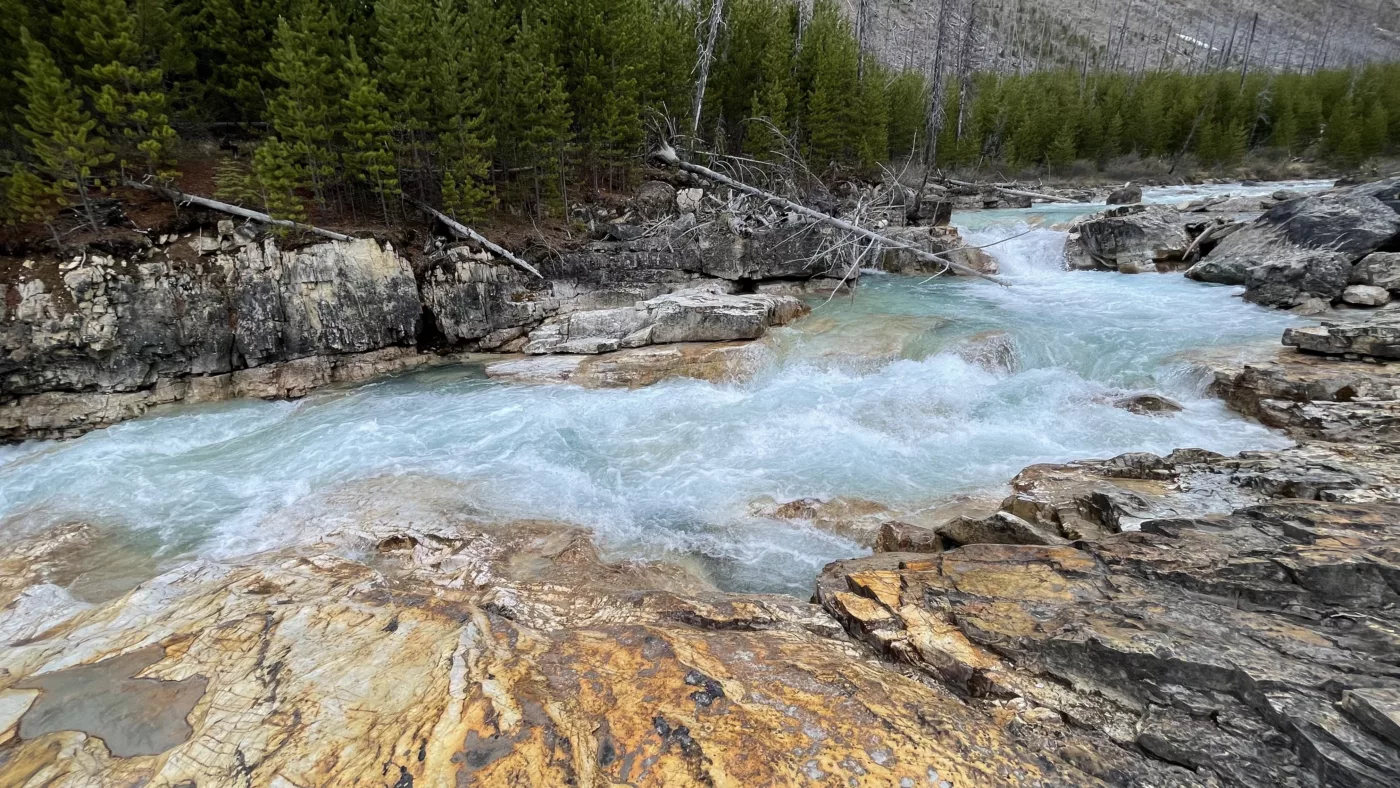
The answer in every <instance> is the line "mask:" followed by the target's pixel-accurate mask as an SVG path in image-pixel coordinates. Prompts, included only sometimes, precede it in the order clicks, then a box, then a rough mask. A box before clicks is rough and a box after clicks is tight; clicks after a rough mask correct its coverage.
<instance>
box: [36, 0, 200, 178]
mask: <svg viewBox="0 0 1400 788" xmlns="http://www.w3.org/2000/svg"><path fill="white" fill-rule="evenodd" d="M62 25H63V28H64V29H65V30H66V35H67V36H68V37H69V38H70V39H71V40H74V41H76V42H77V44H78V47H79V48H78V50H77V51H76V53H75V55H76V60H77V62H78V64H79V69H78V73H79V75H80V76H81V77H82V78H83V82H84V84H85V85H86V87H87V90H88V92H89V94H90V95H91V96H92V101H93V107H94V108H95V109H96V110H97V117H98V119H99V124H100V125H99V130H100V131H101V132H102V134H103V135H104V136H105V137H106V138H107V139H108V140H109V141H110V142H111V143H112V145H113V147H114V148H115V151H116V153H117V155H118V161H119V163H120V164H121V166H122V167H123V169H125V168H126V167H129V166H130V167H136V166H139V167H140V168H142V169H144V170H145V172H146V174H148V175H154V174H156V172H157V171H158V170H159V169H161V168H163V167H165V166H166V165H168V164H170V163H172V160H173V153H172V146H173V145H174V142H175V130H174V129H173V128H171V126H170V118H169V115H168V111H167V107H166V104H167V102H166V96H165V90H164V86H163V84H162V83H163V79H164V77H163V76H162V74H161V71H160V69H159V68H151V67H147V66H146V65H145V63H146V61H147V57H146V53H145V52H143V50H142V48H141V43H140V41H139V40H138V38H137V30H136V19H135V17H134V16H133V15H132V13H131V11H130V9H128V8H127V5H126V2H125V0H65V3H64V11H63V18H62Z"/></svg>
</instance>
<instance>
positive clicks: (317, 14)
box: [268, 0, 345, 205]
mask: <svg viewBox="0 0 1400 788" xmlns="http://www.w3.org/2000/svg"><path fill="white" fill-rule="evenodd" d="M339 27H340V26H339V22H338V20H337V19H336V18H335V15H334V14H333V13H330V12H328V11H327V10H326V8H325V7H324V6H323V5H322V4H321V2H320V0H304V1H303V3H302V8H301V11H300V13H299V14H298V15H297V18H296V21H295V23H288V22H287V20H286V19H280V20H278V24H277V35H276V39H275V46H274V47H273V50H272V53H271V62H270V63H269V64H268V71H269V72H270V73H271V74H272V75H273V76H275V77H277V79H278V80H279V81H280V82H281V85H280V86H279V87H278V89H277V92H276V93H275V94H273V97H272V101H271V102H270V103H269V105H268V118H269V120H270V121H271V123H272V128H273V130H275V131H276V132H277V136H278V138H279V139H280V140H281V144H282V145H284V146H286V148H287V150H288V151H289V152H290V155H291V157H292V158H291V161H292V163H294V165H295V167H296V171H297V173H298V175H297V177H296V179H295V180H296V183H297V185H298V186H302V185H305V186H310V187H311V190H312V194H313V195H314V196H315V199H316V203H317V204H318V205H325V204H326V199H327V188H328V185H329V182H330V179H331V177H332V176H333V175H334V173H335V167H334V156H333V155H332V152H331V145H332V143H333V141H334V137H335V128H336V125H337V123H338V122H339V120H340V119H339V118H338V117H337V114H336V113H337V110H338V109H339V108H340V105H341V100H340V97H341V96H343V95H345V92H344V87H343V85H342V80H341V76H340V74H341V68H342V66H343V57H341V56H340V52H339V46H338V42H339V40H340V39H339V38H338V37H337V36H338V33H339ZM283 177H290V172H284V173H283Z"/></svg>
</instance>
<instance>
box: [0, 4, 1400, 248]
mask: <svg viewBox="0 0 1400 788" xmlns="http://www.w3.org/2000/svg"><path fill="white" fill-rule="evenodd" d="M710 2H714V0H705V1H703V2H700V3H699V4H695V3H687V2H680V0H0V60H3V62H0V206H3V213H4V218H5V219H6V221H8V222H9V223H12V224H13V223H29V222H44V221H48V220H49V219H51V218H52V217H53V216H54V215H55V214H56V213H57V212H58V211H60V210H62V209H71V210H73V211H74V212H76V214H77V215H79V216H85V218H86V219H87V220H88V221H89V222H91V223H92V224H93V225H94V226H95V225H96V223H97V218H96V217H95V216H94V215H93V211H94V209H93V202H94V199H95V198H96V196H97V195H99V194H102V193H103V192H104V191H106V190H110V189H112V188H113V187H114V186H119V185H120V184H121V183H122V182H123V181H126V180H153V181H157V182H160V181H166V182H177V181H178V179H179V177H180V175H181V173H182V172H183V171H184V170H185V169H186V168H187V167H188V166H189V164H190V162H192V161H195V160H198V161H203V162H205V163H206V164H208V163H209V162H210V161H211V160H212V161H213V162H214V163H213V164H212V165H210V166H212V167H213V170H214V174H213V186H214V190H215V191H216V193H217V196H218V197H219V199H223V200H228V201H231V202H237V203H239V204H242V205H244V206H247V207H250V208H254V209H257V210H265V211H267V212H268V213H271V214H273V215H274V216H278V217H285V218H293V219H299V218H305V217H308V216H311V215H316V214H320V213H327V212H342V213H343V212H346V211H348V210H353V211H354V212H355V213H356V215H360V216H369V217H382V218H383V220H384V221H385V222H393V221H395V219H396V217H398V216H400V215H401V212H402V200H403V198H405V197H407V198H412V199H415V200H419V201H422V202H425V203H430V204H432V205H435V206H437V207H440V208H441V209H442V210H444V211H446V212H448V213H450V214H452V215H454V216H457V217H461V218H462V219H464V220H465V219H470V218H476V217H480V216H481V215H482V214H484V213H486V212H489V211H492V210H507V211H510V212H512V213H515V214H519V215H528V216H534V217H541V216H550V215H556V216H557V215H560V214H561V213H562V211H563V208H564V206H565V205H567V204H568V203H569V202H570V201H571V200H575V199H578V198H580V197H581V196H586V195H591V194H597V193H600V192H609V191H613V192H618V191H625V190H627V189H629V188H631V186H633V185H634V184H635V181H636V179H637V178H638V177H639V173H640V171H641V170H642V168H643V167H644V164H645V154H646V152H647V150H648V149H649V148H650V146H653V145H655V144H656V143H657V142H658V141H659V140H661V139H667V140H672V141H676V142H677V145H678V147H682V148H686V149H689V150H691V151H693V152H694V153H693V155H697V156H700V155H714V156H728V157H736V158H738V159H740V160H746V161H752V162H754V163H755V166H757V167H759V168H760V169H761V166H762V163H763V162H774V161H780V160H781V161H787V162H792V161H797V160H800V161H802V162H803V164H804V166H805V167H806V168H807V169H808V170H810V171H811V172H813V173H815V174H816V175H818V176H822V177H834V176H837V175H855V176H866V177H877V176H879V174H880V168H881V167H882V166H886V165H888V164H890V163H891V162H901V161H907V160H910V159H914V160H918V159H919V158H920V157H921V156H925V157H926V156H928V155H934V156H935V161H936V165H937V166H940V167H958V168H977V167H988V166H993V165H995V166H1008V167H1012V168H1018V169H1025V168H1043V169H1044V170H1045V171H1047V172H1050V173H1053V172H1054V171H1055V169H1056V168H1065V167H1067V166H1069V165H1071V164H1074V163H1076V162H1081V163H1082V162H1088V163H1090V164H1092V165H1100V166H1101V165H1102V164H1103V163H1105V162H1108V161H1110V160H1112V159H1114V158H1115V157H1119V156H1125V155H1136V156H1140V157H1161V158H1165V159H1171V160H1179V159H1181V158H1182V157H1185V156H1191V157H1193V161H1194V162H1195V163H1196V164H1197V166H1201V167H1208V168H1209V167H1216V168H1230V167H1232V166H1234V165H1237V164H1238V163H1239V162H1240V161H1241V160H1242V159H1243V158H1244V157H1245V156H1246V154H1248V153H1249V152H1251V151H1255V150H1268V151H1272V152H1274V153H1275V154H1277V155H1279V156H1289V157H1306V158H1310V159H1315V160H1322V161H1327V162H1331V163H1334V164H1335V165H1336V166H1338V167H1355V166H1357V165H1359V164H1360V163H1361V162H1362V161H1364V160H1366V159H1368V158H1370V157H1376V156H1383V155H1387V154H1391V153H1394V152H1395V151H1396V150H1397V149H1400V66H1397V65H1370V66H1365V67H1359V68H1353V69H1345V70H1325V71H1315V72H1312V73H1306V74H1303V73H1276V72H1270V71H1255V72H1252V73H1244V74H1242V73H1241V72H1239V71H1220V72H1215V73H1192V74H1187V73H1180V72H1174V71H1156V72H1153V71H1145V72H1140V73H1124V72H1095V71H1092V70H1089V69H1082V70H1075V69H1073V68H1065V69H1064V70H1057V71H1041V72H1034V73H1025V74H1007V73H992V72H977V71H975V69H974V68H972V67H971V66H972V65H975V64H965V65H961V66H960V68H959V69H958V70H959V71H960V72H961V73H945V74H943V75H941V77H940V78H939V79H938V80H936V81H938V82H940V83H941V84H942V86H943V91H944V95H943V97H942V98H941V100H939V101H934V100H933V97H932V96H931V82H932V81H934V80H930V78H929V77H928V76H927V75H925V74H921V73H916V72H912V71H898V70H894V69H891V68H889V67H887V66H886V65H882V64H881V63H879V62H877V60H876V59H875V57H874V56H873V55H872V54H870V53H868V52H863V51H862V50H861V47H860V46H859V45H858V43H857V37H856V35H855V33H854V31H853V29H852V26H851V25H850V23H849V22H848V21H847V19H846V18H845V17H844V16H843V15H842V13H841V11H840V10H839V8H838V7H837V6H836V5H835V4H834V2H832V0H816V2H815V4H814V5H810V6H808V10H807V11H805V12H804V11H801V10H799V6H798V5H796V4H794V3H792V2H791V1H790V0H727V2H725V3H724V5H723V14H722V24H720V25H718V26H717V27H716V28H715V29H716V30H717V31H718V35H717V39H716V40H715V42H714V46H713V57H712V58H711V59H710V60H709V62H708V64H707V65H708V67H707V68H701V67H700V66H701V63H700V60H701V57H702V56H701V54H700V52H701V51H702V49H703V46H702V45H701V44H702V43H703V39H704V30H705V29H706V25H704V24H703V20H704V19H706V18H707V15H708V14H709V11H710V6H709V3H710ZM950 48H951V45H950ZM948 60H949V61H950V62H951V61H952V60H953V58H951V57H950V58H949V59H948ZM948 71H950V72H951V71H952V69H949V70H948ZM701 73H704V75H705V86H704V90H703V99H702V104H703V105H702V106H701V107H700V110H701V111H700V112H699V114H698V118H699V123H698V126H697V125H694V124H693V118H695V117H697V116H696V114H695V107H694V106H693V104H694V102H695V101H696V97H697V95H700V93H701V91H698V90H697V82H698V81H699V78H698V75H699V74H701ZM931 105H936V106H937V111H936V112H931V111H930V108H931ZM931 116H933V117H939V118H940V120H939V121H937V122H935V123H931V122H930V120H929V118H930V117H931ZM930 128H933V129H936V130H937V132H938V133H937V136H936V140H935V141H936V145H928V144H927V142H928V140H927V138H928V136H929V131H930Z"/></svg>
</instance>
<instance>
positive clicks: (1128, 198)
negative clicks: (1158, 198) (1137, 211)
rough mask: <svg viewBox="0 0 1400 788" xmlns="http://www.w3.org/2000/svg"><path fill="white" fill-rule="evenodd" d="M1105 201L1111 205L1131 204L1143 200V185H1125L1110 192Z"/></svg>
mask: <svg viewBox="0 0 1400 788" xmlns="http://www.w3.org/2000/svg"><path fill="white" fill-rule="evenodd" d="M1104 202H1106V203H1108V204H1109V205H1131V204H1133V203H1139V202H1142V187H1141V186H1134V185H1132V184H1127V185H1124V186H1122V187H1120V188H1117V189H1114V190H1113V191H1111V192H1109V193H1108V197H1107V199H1105V200H1104Z"/></svg>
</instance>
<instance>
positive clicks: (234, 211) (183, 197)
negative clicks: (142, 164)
mask: <svg viewBox="0 0 1400 788" xmlns="http://www.w3.org/2000/svg"><path fill="white" fill-rule="evenodd" d="M125 184H126V185H127V186H129V187H130V188H133V189H142V190H144V191H148V192H155V193H156V194H159V195H161V196H162V197H165V198H166V199H168V200H172V201H174V202H178V203H181V204H183V205H198V206H200V207H202V208H210V209H213V210H215V211H219V212H220V213H226V214H229V215H230V216H239V217H242V218H244V219H252V220H253V221H255V222H261V223H263V224H270V225H273V226H274V227H286V228H288V229H292V230H303V231H305V232H308V233H312V234H315V235H319V236H321V237H322V238H329V239H331V240H332V241H353V240H355V239H354V238H352V237H351V236H348V235H346V234H344V233H338V232H335V231H334V230H327V229H325V228H322V227H315V226H313V225H310V224H303V223H301V222H294V221H292V220H291V219H274V218H273V217H272V216H269V215H268V214H265V213H262V212H260V211H252V210H249V209H247V208H243V207H240V206H237V205H232V204H230V203H226V202H219V201H218V200H211V199H209V198H208V197H200V196H199V195H197V194H186V193H184V192H182V191H178V190H176V189H172V188H170V187H169V186H158V185H155V184H151V183H142V182H140V181H130V180H129V181H126V182H125Z"/></svg>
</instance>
